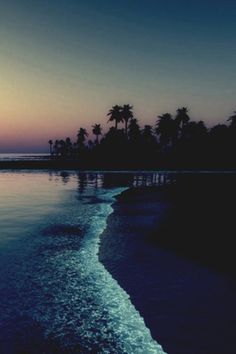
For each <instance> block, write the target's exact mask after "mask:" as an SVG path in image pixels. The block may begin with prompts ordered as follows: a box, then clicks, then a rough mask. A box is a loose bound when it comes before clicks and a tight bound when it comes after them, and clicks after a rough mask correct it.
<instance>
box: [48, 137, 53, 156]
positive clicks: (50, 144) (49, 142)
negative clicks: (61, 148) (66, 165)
mask: <svg viewBox="0 0 236 354" xmlns="http://www.w3.org/2000/svg"><path fill="white" fill-rule="evenodd" d="M48 144H49V148H50V155H52V145H53V141H52V140H51V139H50V140H49V141H48Z"/></svg>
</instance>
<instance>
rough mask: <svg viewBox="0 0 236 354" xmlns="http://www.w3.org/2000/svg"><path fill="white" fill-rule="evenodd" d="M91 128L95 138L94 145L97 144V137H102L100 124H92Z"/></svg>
mask: <svg viewBox="0 0 236 354" xmlns="http://www.w3.org/2000/svg"><path fill="white" fill-rule="evenodd" d="M92 128H93V130H92V132H93V134H94V135H95V136H96V144H99V140H98V137H99V135H102V128H101V124H94V125H93V126H92Z"/></svg>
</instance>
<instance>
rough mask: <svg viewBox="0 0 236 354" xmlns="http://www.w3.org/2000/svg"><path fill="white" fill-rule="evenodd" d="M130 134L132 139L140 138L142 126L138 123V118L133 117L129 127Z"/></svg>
mask: <svg viewBox="0 0 236 354" xmlns="http://www.w3.org/2000/svg"><path fill="white" fill-rule="evenodd" d="M128 128H129V129H128V135H129V140H130V141H136V140H138V139H139V138H140V134H141V132H140V127H139V125H138V120H137V119H136V118H132V119H131V120H130V122H129V127H128Z"/></svg>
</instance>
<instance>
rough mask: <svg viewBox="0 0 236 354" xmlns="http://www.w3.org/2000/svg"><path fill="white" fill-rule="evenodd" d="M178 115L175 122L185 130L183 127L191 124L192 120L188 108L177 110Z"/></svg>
mask: <svg viewBox="0 0 236 354" xmlns="http://www.w3.org/2000/svg"><path fill="white" fill-rule="evenodd" d="M176 112H177V115H176V117H175V120H176V122H177V124H178V126H179V127H180V128H181V130H182V129H183V127H184V126H185V125H186V124H187V123H188V122H189V120H190V118H189V115H188V108H187V107H182V108H178V109H177V111H176Z"/></svg>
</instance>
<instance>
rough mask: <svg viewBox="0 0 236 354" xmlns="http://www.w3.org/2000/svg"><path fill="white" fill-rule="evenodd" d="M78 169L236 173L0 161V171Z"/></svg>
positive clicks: (215, 170) (74, 163)
mask: <svg viewBox="0 0 236 354" xmlns="http://www.w3.org/2000/svg"><path fill="white" fill-rule="evenodd" d="M25 169H29V170H80V171H99V172H106V171H107V172H125V171H127V172H157V171H160V172H170V173H175V172H176V173H198V172H203V173H211V172H212V173H236V170H235V169H230V168H228V169H227V168H226V169H220V168H210V169H207V168H205V167H204V168H202V169H201V168H199V167H196V168H191V169H188V168H186V169H185V168H182V167H180V168H176V166H175V167H170V166H162V165H159V166H152V167H150V168H144V169H142V167H140V168H139V169H138V168H132V169H130V168H127V167H126V166H124V167H122V166H121V167H119V166H118V167H114V166H106V165H104V166H103V165H101V166H98V165H96V166H95V165H93V166H92V165H90V164H86V163H83V164H82V163H80V162H79V161H75V160H50V159H45V160H2V161H0V171H1V170H25Z"/></svg>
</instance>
